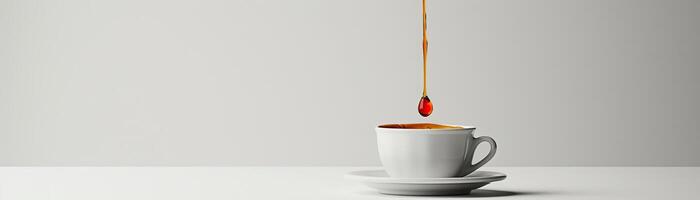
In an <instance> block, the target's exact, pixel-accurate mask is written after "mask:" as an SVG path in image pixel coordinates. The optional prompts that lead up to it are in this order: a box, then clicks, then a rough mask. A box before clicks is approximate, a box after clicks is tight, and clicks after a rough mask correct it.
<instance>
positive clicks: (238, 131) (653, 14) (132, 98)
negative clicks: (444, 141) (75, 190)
mask: <svg viewBox="0 0 700 200" xmlns="http://www.w3.org/2000/svg"><path fill="white" fill-rule="evenodd" d="M428 6H429V7H428V9H429V22H430V24H429V37H430V39H431V40H430V44H431V46H430V58H429V74H428V76H429V80H428V81H429V85H428V87H429V91H428V93H429V96H430V97H431V99H433V102H434V103H435V112H434V113H433V115H432V116H430V117H429V118H427V119H423V118H421V117H419V115H418V114H417V111H416V104H417V102H418V98H419V96H420V95H421V65H420V63H421V59H420V52H421V51H420V46H419V44H420V37H421V33H420V27H421V24H420V23H421V22H420V15H419V10H420V1H419V0H411V1H409V0H333V1H329V0H299V1H288V0H247V1H231V0H204V1H191V0H187V1H181V0H167V1H166V0H138V1H137V0H122V1H89V0H61V1H51V0H0V165H137V166H138V165H274V166H278V165H279V166H282V165H301V166H308V165H352V166H357V165H378V164H379V161H378V158H377V156H376V147H375V138H374V137H375V136H374V132H373V127H374V126H375V125H377V124H379V123H391V122H421V121H431V122H439V123H450V124H465V125H475V126H477V127H478V129H477V132H476V133H477V135H489V136H492V137H493V138H495V139H496V141H497V142H498V144H499V151H498V153H497V154H496V157H495V158H494V160H493V161H492V162H491V163H490V164H489V165H491V166H569V165H581V166H590V165H644V166H698V165H700V156H698V155H697V152H699V151H700V136H699V134H700V131H698V130H699V128H700V123H699V120H700V105H698V102H700V80H699V78H698V76H699V75H700V66H699V65H700V53H699V52H700V39H699V37H698V35H700V1H691V0H688V1H682V0H673V1H661V0H656V1H643V0H640V1H637V0H595V1H588V0H576V1H574V0H530V1H518V0H507V1H503V0H488V1H485V0H484V1H475V0H429V1H428ZM480 149H481V150H482V151H483V150H484V149H486V147H480Z"/></svg>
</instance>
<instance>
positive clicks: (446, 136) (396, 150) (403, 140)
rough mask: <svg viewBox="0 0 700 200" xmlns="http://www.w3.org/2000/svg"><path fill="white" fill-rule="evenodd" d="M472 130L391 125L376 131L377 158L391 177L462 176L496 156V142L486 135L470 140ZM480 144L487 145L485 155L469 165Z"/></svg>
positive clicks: (465, 127)
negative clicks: (488, 148) (408, 127)
mask: <svg viewBox="0 0 700 200" xmlns="http://www.w3.org/2000/svg"><path fill="white" fill-rule="evenodd" d="M475 129H476V128H475V127H472V126H453V127H452V128H447V129H404V128H396V127H392V126H391V125H380V126H378V127H377V128H376V132H377V145H378V149H379V158H380V159H381V162H382V165H384V169H385V170H386V172H387V173H388V174H389V176H391V177H397V178H447V177H462V176H466V175H468V174H469V173H472V172H474V171H476V169H478V168H479V167H481V166H483V165H484V164H486V162H488V161H489V160H491V158H493V156H494V155H495V154H496V141H494V140H493V138H491V137H488V136H481V137H478V138H474V135H473V134H472V133H473V132H474V130H475ZM481 142H488V143H489V144H491V150H490V151H489V153H488V155H486V157H484V159H482V160H481V161H479V162H477V163H476V164H472V158H473V157H474V150H476V146H477V145H479V143H481Z"/></svg>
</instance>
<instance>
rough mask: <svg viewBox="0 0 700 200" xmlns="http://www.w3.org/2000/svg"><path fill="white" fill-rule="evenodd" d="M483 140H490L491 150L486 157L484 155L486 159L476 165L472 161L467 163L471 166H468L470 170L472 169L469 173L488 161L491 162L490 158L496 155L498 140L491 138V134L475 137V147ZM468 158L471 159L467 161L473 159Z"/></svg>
mask: <svg viewBox="0 0 700 200" xmlns="http://www.w3.org/2000/svg"><path fill="white" fill-rule="evenodd" d="M482 142H488V143H489V144H491V150H489V154H488V155H486V157H484V159H481V161H479V162H478V163H476V164H475V165H472V164H471V163H467V164H468V166H470V167H469V168H468V170H470V171H469V172H467V173H471V172H472V171H474V170H476V169H479V167H481V166H484V165H485V164H486V163H487V162H489V160H491V158H493V156H494V155H496V141H495V140H493V138H491V137H489V136H481V137H478V138H475V139H474V147H473V148H474V149H476V147H477V146H479V144H481V143H482ZM468 160H469V161H467V162H470V161H471V159H468ZM464 175H465V176H466V175H468V174H464Z"/></svg>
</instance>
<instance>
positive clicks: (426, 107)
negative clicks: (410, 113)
mask: <svg viewBox="0 0 700 200" xmlns="http://www.w3.org/2000/svg"><path fill="white" fill-rule="evenodd" d="M425 1H426V0H423V96H422V97H421V98H420V101H419V102H418V113H419V114H420V115H421V116H423V117H428V116H429V115H430V114H431V113H433V103H432V102H430V98H428V84H427V83H428V81H427V69H428V67H427V66H428V33H427V30H428V22H427V17H428V15H427V14H426V12H425Z"/></svg>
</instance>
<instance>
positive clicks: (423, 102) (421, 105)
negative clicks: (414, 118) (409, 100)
mask: <svg viewBox="0 0 700 200" xmlns="http://www.w3.org/2000/svg"><path fill="white" fill-rule="evenodd" d="M418 113H420V115H421V116H423V117H427V116H429V115H430V114H431V113H433V103H432V102H430V98H428V96H423V97H422V98H420V101H419V102H418Z"/></svg>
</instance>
